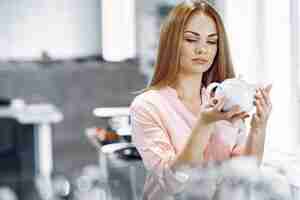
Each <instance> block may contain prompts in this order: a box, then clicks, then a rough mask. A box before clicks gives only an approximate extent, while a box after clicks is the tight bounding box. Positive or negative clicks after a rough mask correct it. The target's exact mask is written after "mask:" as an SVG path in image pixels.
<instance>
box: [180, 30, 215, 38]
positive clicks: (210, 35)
mask: <svg viewBox="0 0 300 200" xmlns="http://www.w3.org/2000/svg"><path fill="white" fill-rule="evenodd" d="M184 33H192V34H193V35H196V36H200V34H199V33H197V32H194V31H185V32H184ZM213 36H218V34H217V33H211V34H209V35H208V37H213Z"/></svg>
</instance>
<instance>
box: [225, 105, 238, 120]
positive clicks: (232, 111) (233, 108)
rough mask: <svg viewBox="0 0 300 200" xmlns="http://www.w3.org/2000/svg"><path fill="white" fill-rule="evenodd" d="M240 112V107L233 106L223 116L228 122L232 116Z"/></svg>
mask: <svg viewBox="0 0 300 200" xmlns="http://www.w3.org/2000/svg"><path fill="white" fill-rule="evenodd" d="M240 112H241V108H240V106H238V105H236V106H233V107H232V108H231V109H230V110H229V111H228V112H226V113H224V115H225V118H226V119H227V120H230V119H231V118H232V117H233V116H234V115H236V114H238V113H240Z"/></svg>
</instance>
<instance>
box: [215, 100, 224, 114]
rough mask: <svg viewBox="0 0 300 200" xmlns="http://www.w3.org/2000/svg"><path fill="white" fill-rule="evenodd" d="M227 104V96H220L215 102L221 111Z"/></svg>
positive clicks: (217, 108) (216, 107)
mask: <svg viewBox="0 0 300 200" xmlns="http://www.w3.org/2000/svg"><path fill="white" fill-rule="evenodd" d="M224 104H225V97H220V98H218V99H217V102H216V104H215V109H216V110H217V111H219V112H221V110H222V109H223V107H224Z"/></svg>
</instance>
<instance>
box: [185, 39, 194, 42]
mask: <svg viewBox="0 0 300 200" xmlns="http://www.w3.org/2000/svg"><path fill="white" fill-rule="evenodd" d="M185 41H187V42H196V41H197V40H195V39H189V38H186V39H185Z"/></svg>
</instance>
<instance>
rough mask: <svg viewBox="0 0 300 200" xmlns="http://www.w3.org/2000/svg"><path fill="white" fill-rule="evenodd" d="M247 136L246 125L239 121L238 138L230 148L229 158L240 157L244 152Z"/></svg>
mask: <svg viewBox="0 0 300 200" xmlns="http://www.w3.org/2000/svg"><path fill="white" fill-rule="evenodd" d="M247 138H248V135H247V133H246V125H245V123H244V122H242V121H241V124H240V127H239V130H238V136H237V140H236V143H235V145H234V147H233V148H232V152H231V157H234V156H242V155H243V154H244V151H245V147H246V143H247Z"/></svg>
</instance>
